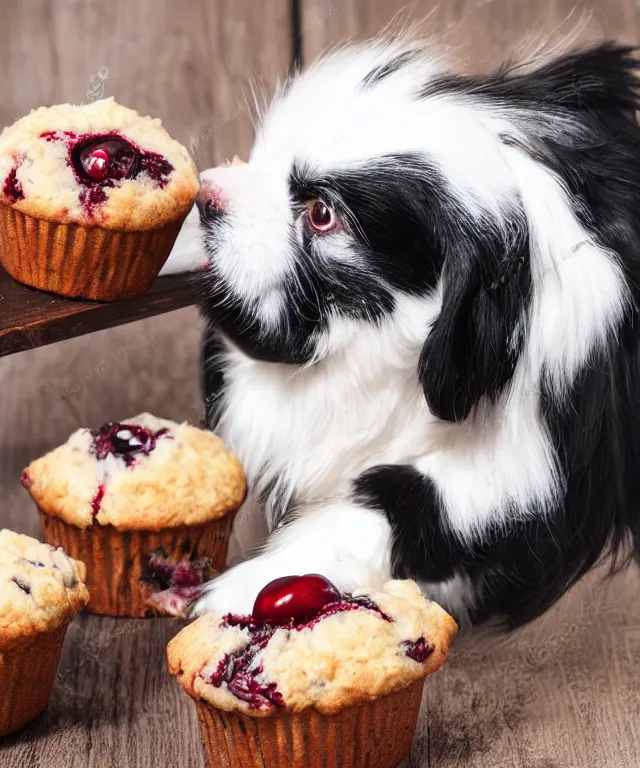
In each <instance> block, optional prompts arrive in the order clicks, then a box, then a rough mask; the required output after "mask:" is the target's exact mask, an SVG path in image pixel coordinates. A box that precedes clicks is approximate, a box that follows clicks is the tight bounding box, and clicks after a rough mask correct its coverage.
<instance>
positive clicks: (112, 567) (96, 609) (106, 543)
mask: <svg viewBox="0 0 640 768" xmlns="http://www.w3.org/2000/svg"><path fill="white" fill-rule="evenodd" d="M39 512H40V523H41V525H42V533H43V536H44V539H45V541H46V542H47V543H48V544H52V545H53V546H59V547H63V549H64V551H65V552H66V553H67V555H69V557H72V558H74V559H75V560H80V561H82V562H83V563H84V564H85V566H86V568H87V577H86V580H85V581H86V585H87V587H88V589H89V593H90V595H91V598H90V600H89V604H88V605H87V610H88V611H89V612H91V613H96V614H100V615H103V616H128V617H145V616H150V615H153V613H152V612H151V611H150V609H149V606H148V605H147V604H146V592H145V589H144V587H145V582H144V581H143V577H144V575H145V571H144V567H145V560H146V557H147V556H148V555H151V554H152V553H153V552H155V551H156V550H159V549H161V550H164V552H166V553H167V555H168V557H169V559H170V560H171V561H172V562H178V561H180V560H186V559H189V560H191V559H202V558H205V557H206V558H208V559H209V561H210V563H211V569H212V571H213V572H214V575H215V573H216V572H217V573H220V572H221V571H223V570H224V569H225V567H226V561H227V552H228V549H229V538H230V535H231V523H232V521H233V514H228V515H225V516H224V517H222V518H219V519H218V520H212V521H211V522H209V523H207V524H205V525H198V526H195V525H194V526H188V525H187V526H181V527H176V528H167V529H165V530H161V531H118V530H116V529H115V528H114V527H113V526H111V525H100V524H99V523H96V524H95V525H92V526H90V527H89V528H79V527H78V526H75V525H70V524H69V523H65V522H64V521H63V520H61V519H60V518H58V517H54V516H53V515H48V514H47V513H46V512H44V511H43V510H42V509H40V508H39Z"/></svg>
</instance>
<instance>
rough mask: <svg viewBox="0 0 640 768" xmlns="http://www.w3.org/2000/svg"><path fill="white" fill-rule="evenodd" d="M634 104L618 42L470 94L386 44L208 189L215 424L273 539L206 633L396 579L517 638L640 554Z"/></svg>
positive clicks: (284, 113) (300, 106)
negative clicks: (276, 608) (328, 592)
mask: <svg viewBox="0 0 640 768" xmlns="http://www.w3.org/2000/svg"><path fill="white" fill-rule="evenodd" d="M636 88H637V81H636V61H635V59H634V51H633V50H632V49H629V48H626V47H621V46H617V45H615V44H601V45H598V46H595V47H591V48H588V49H583V50H579V51H575V52H571V53H569V54H565V55H563V56H561V57H556V58H554V59H553V60H551V61H549V62H546V63H537V64H533V65H523V64H517V65H510V66H506V67H504V68H502V69H500V70H499V71H497V72H495V73H494V74H491V75H488V76H486V77H470V76H462V75H458V74H455V73H454V72H451V71H449V70H448V69H447V66H446V64H445V63H444V62H443V61H442V60H440V59H438V57H436V56H434V55H432V54H431V53H430V51H429V47H428V46H426V45H424V44H422V43H415V42H406V41H398V40H395V41H393V40H392V41H387V42H373V43H368V44H366V45H362V46H356V47H351V48H346V49H344V50H341V51H338V52H336V53H334V54H332V55H331V56H329V57H328V58H325V59H323V60H321V61H320V62H319V63H317V64H315V65H314V66H312V67H311V68H310V69H309V70H308V71H306V72H305V73H304V74H302V75H297V76H295V77H292V78H291V79H289V80H288V81H287V82H286V83H285V84H284V86H283V87H282V88H280V89H279V91H278V93H277V94H276V96H275V98H274V100H273V102H272V104H271V106H270V108H269V109H268V111H267V113H266V114H265V115H264V116H263V117H262V120H261V125H260V127H259V129H258V134H257V138H256V142H255V145H254V147H253V150H252V152H251V156H250V160H249V163H248V164H247V165H243V166H231V167H228V168H222V169H213V170H210V171H206V172H205V173H204V174H202V180H203V192H202V194H201V198H200V201H199V208H200V216H201V223H202V232H203V237H204V244H205V248H206V251H207V253H208V256H209V269H208V274H207V277H206V278H205V282H204V287H203V298H202V311H203V313H204V316H205V318H206V320H207V322H208V327H207V332H206V336H205V340H204V344H203V381H204V387H205V394H206V403H207V419H208V422H209V425H210V427H211V428H215V429H216V430H217V431H218V432H219V434H220V435H221V436H222V437H223V438H224V439H225V440H226V441H227V442H228V444H229V445H230V447H231V448H232V449H233V450H234V451H236V452H237V454H238V456H239V457H240V459H241V460H242V462H243V463H244V466H245V468H246V470H247V474H248V478H249V483H250V487H251V492H250V495H249V498H248V499H247V501H246V503H245V507H244V509H243V511H242V515H243V516H244V517H246V516H249V517H256V516H257V517H261V518H264V519H265V520H266V523H267V528H268V530H269V532H270V535H269V536H268V539H267V541H266V544H265V545H264V546H263V547H262V549H261V551H260V553H259V554H258V555H257V556H255V557H253V558H251V559H248V560H246V561H245V562H243V563H241V564H239V565H237V566H235V567H233V568H232V569H230V570H229V571H227V572H226V573H225V574H223V575H222V576H221V577H220V578H218V579H217V580H215V581H214V582H212V583H211V584H210V585H209V588H208V589H207V591H206V593H205V594H204V595H203V597H201V598H200V600H199V601H198V602H197V603H196V604H195V605H194V613H200V612H203V611H206V610H218V611H234V612H240V613H243V612H250V610H251V608H252V604H253V600H254V598H255V596H256V594H257V592H258V591H259V590H260V588H261V587H262V586H263V585H264V584H265V583H266V582H268V581H270V580H271V579H273V578H276V577H279V576H284V575H288V574H291V573H308V572H319V573H322V574H324V575H325V576H326V577H328V578H329V579H330V580H331V581H333V582H334V583H335V584H336V585H337V586H338V587H339V588H340V589H342V590H345V591H348V590H351V589H353V588H355V587H357V586H361V585H366V584H370V583H371V584H378V583H379V582H382V581H384V580H385V579H387V578H388V577H389V576H390V575H393V576H395V577H403V578H404V577H410V578H413V579H415V580H417V581H418V582H420V583H421V584H422V585H424V590H425V592H426V593H427V594H429V595H430V596H432V597H433V598H434V599H436V600H437V601H439V602H440V603H441V604H443V605H444V606H445V607H446V608H447V609H448V610H450V611H451V612H452V613H453V615H454V616H455V617H456V618H457V619H458V620H459V621H460V622H461V623H462V624H465V623H481V622H485V621H486V620H487V619H489V618H491V617H496V618H499V619H502V620H503V621H504V622H505V623H506V625H507V626H508V627H511V628H513V627H516V626H518V625H521V624H523V623H525V622H528V621H530V620H531V619H533V618H534V617H536V616H538V615H540V614H541V613H543V612H544V611H545V610H546V609H547V608H549V606H551V605H552V604H553V603H554V602H555V601H556V600H557V599H558V598H559V597H560V596H561V595H562V594H563V593H564V592H565V591H566V590H567V589H568V588H569V587H570V586H571V585H572V584H573V583H575V582H576V580H578V579H579V578H580V577H581V576H582V575H583V574H584V573H585V571H587V570H588V569H589V568H590V567H591V566H592V565H593V564H594V563H595V562H596V561H597V560H598V559H599V558H601V557H602V556H603V555H604V554H606V553H609V552H612V553H613V554H614V556H615V559H616V562H617V563H620V562H623V561H624V560H625V558H628V556H630V555H631V553H632V552H633V551H634V549H635V551H636V552H638V551H639V550H640V512H639V511H638V498H639V495H638V487H637V486H638V482H639V478H640V463H639V461H638V458H639V457H638V452H639V447H640V429H639V421H638V416H639V406H640V389H639V385H640V371H639V365H638V332H639V331H638V327H639V326H638V319H639V318H638V306H639V303H638V299H639V295H638V293H639V287H638V286H639V280H638V278H639V274H638V271H639V267H640V252H639V249H640V133H639V129H638V127H637V125H636V122H635V110H636V109H637V106H638V97H637V92H636ZM314 201H321V202H320V203H318V205H319V206H320V207H319V208H318V206H317V205H316V204H315V202H314ZM314 206H315V207H314ZM323 206H324V207H323ZM325 224H327V225H328V226H326V227H325V226H324V225H325ZM241 519H242V518H241Z"/></svg>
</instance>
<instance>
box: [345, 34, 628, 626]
mask: <svg viewBox="0 0 640 768" xmlns="http://www.w3.org/2000/svg"><path fill="white" fill-rule="evenodd" d="M631 54H632V51H631V49H628V48H618V47H615V46H612V45H608V44H607V45H603V46H601V47H598V48H595V49H593V50H589V51H587V52H585V53H582V54H572V55H571V56H568V57H566V58H564V59H561V60H560V61H558V62H556V63H555V64H550V65H548V66H546V67H544V68H543V69H542V70H539V71H538V72H533V73H531V74H526V75H525V74H518V70H517V69H516V70H506V71H504V72H501V73H499V74H498V75H495V76H492V77H488V78H484V79H483V78H443V79H442V80H441V81H440V82H438V83H436V84H435V85H430V86H429V89H428V92H429V93H433V92H434V89H436V90H454V91H457V92H464V93H467V94H470V95H478V96H483V97H485V98H486V97H487V96H488V97H490V98H495V99H497V100H499V101H500V102H501V103H502V104H503V106H510V105H513V106H517V107H521V108H522V109H523V110H526V111H527V112H530V114H529V116H528V117H527V115H526V114H524V113H523V115H522V125H523V126H524V127H525V128H527V140H526V144H525V145H524V146H525V147H526V148H527V151H529V152H531V153H532V154H534V156H535V159H536V160H538V161H541V162H543V163H545V164H547V165H548V167H549V168H551V169H552V170H553V171H554V172H555V173H557V174H558V175H559V176H560V177H561V178H562V179H563V180H564V182H565V184H566V185H567V188H568V189H569V191H570V193H571V195H572V199H573V200H574V204H575V211H576V214H577V215H578V217H579V218H580V220H581V221H582V223H583V225H584V226H585V227H586V228H587V229H588V231H590V233H591V234H592V236H593V237H594V238H595V239H596V240H597V241H598V242H599V243H600V244H601V245H602V246H604V247H606V248H609V249H611V250H613V251H615V252H617V253H618V254H619V255H620V259H621V265H622V267H623V269H624V271H625V273H626V276H627V279H628V283H629V287H630V292H631V301H630V304H629V309H628V311H627V315H626V318H625V321H624V325H623V327H622V328H621V329H620V331H619V333H618V335H617V337H616V338H611V339H610V340H609V345H608V348H607V349H606V350H602V351H601V352H600V353H599V354H597V355H596V356H595V358H594V359H591V360H589V361H588V362H587V363H585V365H584V367H583V369H582V371H581V372H580V374H579V375H578V377H577V379H576V381H575V383H574V385H573V387H572V390H571V392H570V393H569V395H568V398H567V402H566V403H559V402H558V398H557V396H555V395H553V394H552V393H551V392H550V391H549V388H548V385H547V383H546V382H545V381H544V380H543V381H541V382H540V388H541V391H542V403H543V413H542V416H543V418H544V420H545V422H546V424H547V427H548V430H549V433H550V435H551V438H552V442H553V445H554V447H555V449H556V451H557V454H558V457H559V461H560V465H561V468H562V471H563V473H564V476H565V478H566V490H565V494H564V498H563V500H562V504H561V505H560V506H559V507H558V508H557V509H555V510H553V511H552V512H551V513H550V514H548V515H547V516H544V517H542V516H541V515H540V513H539V511H536V510H531V513H532V514H531V517H530V519H529V520H528V521H526V522H516V521H515V519H514V517H513V516H511V518H510V519H511V521H512V522H510V523H508V524H505V526H504V527H503V528H500V529H495V530H494V531H493V532H492V533H491V532H490V533H489V535H488V536H485V537H484V538H483V540H478V541H476V542H475V544H469V545H468V546H467V547H465V546H463V545H462V544H461V542H460V540H459V539H458V538H457V537H456V536H455V535H454V534H453V532H452V531H451V530H450V528H449V527H448V525H447V522H446V517H445V515H444V514H443V512H442V508H441V503H440V500H439V498H438V493H437V491H436V489H435V488H434V487H433V484H432V483H431V481H430V480H429V479H428V478H425V477H424V476H422V475H420V474H419V473H418V472H416V471H415V470H413V469H412V468H410V467H380V468H376V469H374V470H370V471H369V472H367V473H365V474H364V475H363V476H362V477H360V478H359V479H358V480H357V481H356V483H355V485H354V494H355V498H356V499H357V501H358V502H359V503H361V504H367V505H369V506H373V507H374V508H377V509H380V510H381V511H383V512H384V513H385V514H386V515H387V517H388V519H389V521H390V523H391V525H392V528H393V532H394V544H393V562H394V572H395V574H396V575H398V576H401V577H407V576H409V577H413V578H417V579H421V580H426V581H432V582H438V581H442V580H446V579H448V578H451V577H452V576H453V575H454V574H457V575H463V576H468V577H469V579H470V581H471V583H473V585H474V592H475V596H476V603H475V607H474V609H473V610H472V614H471V618H472V619H473V620H474V621H476V622H482V621H484V620H486V619H488V618H489V617H492V616H496V615H497V616H502V617H504V619H505V621H506V623H507V625H508V627H510V628H513V627H517V626H519V625H522V624H524V623H526V622H528V621H530V620H531V619H533V618H535V617H536V616H539V615H540V614H541V613H543V612H544V611H545V610H547V609H548V608H549V607H550V606H551V605H552V604H553V603H554V602H555V601H556V600H557V599H558V598H559V597H561V596H562V595H563V594H564V592H565V591H566V590H567V589H568V588H569V587H570V586H571V585H572V584H574V583H575V582H576V581H577V580H578V579H580V578H581V576H582V575H583V574H584V573H585V572H586V571H587V570H589V569H590V568H591V567H592V566H593V565H594V564H595V563H596V562H597V561H598V560H599V559H600V558H601V557H602V556H603V554H605V553H607V552H610V553H612V554H613V556H614V559H613V563H614V567H615V566H620V565H622V564H624V563H626V562H627V559H628V556H629V555H630V554H631V553H632V552H633V551H634V550H635V554H636V556H637V557H638V558H639V559H640V508H639V505H640V473H639V472H638V467H640V360H639V343H640V339H639V330H640V324H639V319H640V318H639V317H638V306H640V289H639V287H640V272H639V270H640V217H639V216H638V210H639V207H640V130H639V129H638V126H637V125H636V122H635V119H634V117H633V110H635V109H636V108H637V106H638V99H637V94H636V87H637V82H636V79H635V66H636V65H635V63H634V61H633V59H632V56H631ZM426 93H427V91H426V90H425V95H426ZM536 104H537V105H539V107H540V108H545V109H548V110H549V109H552V110H554V112H555V113H556V114H557V113H558V112H559V111H560V112H571V113H573V116H574V118H575V120H576V122H575V127H576V130H575V133H574V134H573V135H571V134H570V133H566V132H562V131H558V132H557V133H556V134H555V135H554V134H553V133H552V132H548V131H546V130H545V131H543V132H542V133H537V132H536V119H537V118H539V115H538V116H536V112H535V110H536ZM510 140H511V137H505V141H510ZM523 235H524V232H523ZM516 253H518V249H516ZM520 256H522V257H523V258H524V261H523V262H522V263H523V265H525V266H526V264H527V255H526V248H524V247H522V248H521V249H520V250H519V255H518V256H516V258H517V259H519V257H520ZM483 257H486V254H483ZM574 258H580V248H579V247H577V248H576V249H575V254H574ZM460 261H461V262H462V264H463V265H468V264H469V263H471V264H472V265H473V263H474V262H473V259H472V258H470V257H469V256H466V257H465V256H464V255H463V256H462V257H461V259H460ZM453 264H456V262H455V261H453ZM448 265H449V262H447V266H446V267H445V270H446V269H447V268H448ZM467 271H468V272H470V271H471V269H470V268H469V267H467ZM445 274H446V272H445ZM518 280H522V273H521V277H520V278H517V279H516V281H515V282H514V279H513V278H511V279H510V280H509V279H508V280H507V282H505V284H504V285H505V286H509V287H508V289H507V290H508V291H510V295H507V296H506V297H505V299H504V301H505V302H506V305H505V306H501V307H496V308H495V312H494V314H493V316H492V315H491V314H490V310H491V294H490V291H488V290H487V287H486V283H484V284H483V283H482V281H481V280H480V279H479V278H477V277H476V278H475V285H476V286H478V285H480V286H481V288H480V290H481V294H480V296H479V304H480V305H482V306H481V307H480V310H481V312H482V313H483V314H484V315H485V322H482V323H481V324H480V327H481V328H483V327H485V326H487V329H486V330H483V331H482V332H481V333H483V334H485V335H488V336H491V335H492V333H494V332H495V333H498V334H500V333H501V329H499V326H500V324H501V318H502V317H506V318H507V319H508V318H511V323H512V322H513V321H514V320H515V319H516V318H517V317H518V309H517V307H518V305H520V306H521V307H522V308H526V304H527V301H526V299H527V297H528V295H529V291H530V282H529V277H527V276H526V273H525V277H524V282H523V283H522V285H518ZM465 290H466V284H464V285H463V287H462V288H460V289H459V292H460V293H462V294H463V295H464V291H465ZM456 306H458V305H456ZM505 310H506V311H505ZM445 311H446V302H445V305H444V308H443V313H444V312H445ZM440 319H441V320H443V325H444V326H445V330H443V334H444V335H445V336H446V335H447V334H449V333H451V334H453V333H454V331H453V330H450V329H451V326H452V320H453V328H455V318H451V317H447V316H446V315H444V314H443V315H441V318H440ZM460 323H461V326H462V327H461V329H460V331H459V333H458V335H457V337H455V336H454V339H453V340H452V341H451V342H450V347H449V350H450V355H449V356H447V355H446V354H445V355H443V351H446V350H447V345H446V344H443V345H441V346H440V352H439V354H440V356H443V357H444V359H445V360H446V362H442V370H440V371H438V372H437V373H434V372H433V370H432V375H434V386H438V381H439V380H442V381H444V382H445V384H446V383H447V382H454V384H453V386H451V385H450V386H451V388H452V389H453V390H455V389H456V386H457V387H458V388H459V389H458V391H459V392H462V393H463V394H461V395H459V397H460V399H461V401H462V402H459V401H458V402H456V398H455V397H453V398H451V399H450V400H449V402H453V406H454V408H453V411H452V412H449V413H447V411H446V408H444V409H443V408H440V409H439V410H440V413H439V415H441V416H443V417H445V418H450V417H453V418H459V417H460V416H461V415H462V416H464V415H466V413H467V412H468V406H469V404H472V403H473V402H474V400H475V398H476V397H477V396H478V395H479V394H483V393H485V392H484V390H485V387H486V384H485V382H486V381H487V380H488V381H492V382H493V383H494V391H495V383H500V382H502V383H504V381H506V380H507V379H508V377H509V375H510V372H511V371H512V369H513V364H514V362H515V361H516V359H517V354H516V355H513V354H512V355H511V360H510V359H509V355H508V354H506V352H507V350H506V348H505V347H504V346H501V345H500V344H499V343H498V344H497V345H495V342H494V348H495V350H496V351H497V354H496V356H495V358H494V360H495V364H496V365H497V367H496V369H495V370H494V371H493V372H492V373H490V375H487V374H488V370H487V356H486V352H485V350H484V349H483V350H482V352H481V354H480V355H478V356H477V357H476V356H474V354H473V349H474V348H473V341H472V340H473V338H474V333H475V332H476V330H477V327H478V325H477V321H474V316H473V304H472V302H467V303H466V305H464V307H463V311H462V316H461V319H460ZM507 324H508V325H509V324H510V323H509V321H508V320H507ZM492 325H493V327H494V330H493V331H492V330H491V328H492ZM436 331H437V323H436V327H435V328H434V330H433V331H432V333H431V335H430V336H429V340H428V342H427V346H428V345H429V344H430V343H431V341H430V340H431V339H432V338H434V332H436ZM435 338H437V336H436V337H435ZM451 358H453V359H454V360H458V361H459V364H460V367H461V369H462V370H461V372H460V374H459V377H458V378H457V379H456V377H455V376H452V375H450V374H449V375H447V370H448V366H449V365H450V361H451ZM489 359H491V358H489ZM500 361H502V364H500ZM429 367H430V366H429ZM490 371H491V369H489V372H490ZM489 391H490V389H489ZM449 394H450V393H449ZM427 398H428V400H429V395H428V394H427ZM429 404H430V407H431V408H432V410H436V412H438V406H437V403H435V408H434V401H433V398H431V399H430V400H429ZM536 512H537V514H536Z"/></svg>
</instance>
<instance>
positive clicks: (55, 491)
mask: <svg viewBox="0 0 640 768" xmlns="http://www.w3.org/2000/svg"><path fill="white" fill-rule="evenodd" d="M21 482H22V484H23V485H24V486H25V488H27V489H28V490H29V493H30V494H31V496H32V498H33V500H34V501H35V503H36V504H37V506H38V509H39V511H40V520H41V523H42V531H43V534H44V538H45V540H46V541H47V542H49V543H50V544H53V545H55V546H63V547H64V549H65V551H67V552H68V553H69V554H70V555H71V556H73V557H75V558H77V559H79V560H82V561H83V562H84V563H85V565H86V566H87V585H88V587H89V591H90V592H91V601H90V602H89V606H88V610H90V611H92V612H93V613H99V614H106V615H109V616H145V615H151V614H153V613H154V604H158V605H161V604H162V602H163V600H169V599H170V600H171V601H178V602H180V601H183V602H187V601H191V600H192V599H194V598H195V597H196V596H197V595H198V593H199V591H200V589H201V584H202V583H203V582H204V581H206V580H208V579H209V578H211V577H212V576H214V575H216V573H218V572H219V571H221V570H223V569H224V567H225V564H226V558H227V549H228V544H229V536H230V530H231V522H232V518H233V514H232V513H233V512H234V511H235V510H236V509H238V507H239V506H240V504H241V503H242V501H243V499H244V495H245V490H246V480H245V475H244V472H243V470H242V467H241V465H240V462H239V461H238V459H237V458H236V457H235V456H233V455H232V454H230V453H229V452H228V451H227V450H226V448H225V446H224V444H223V443H222V441H221V440H220V438H218V437H217V436H216V435H214V434H213V433H212V432H207V431H204V430H201V429H197V428H195V427H192V426H189V425H188V424H176V423H175V422H173V421H167V420H165V419H159V418H156V417H155V416H152V415H151V414H148V413H143V414H141V415H140V416H137V417H136V418H133V419H128V420H125V421H123V422H121V423H109V424H105V425H104V426H102V427H101V428H100V429H98V430H95V431H92V430H90V429H79V430H77V431H76V432H74V433H73V434H72V435H71V437H70V438H69V439H68V441H67V442H66V443H65V444H64V445H62V446H60V447H59V448H56V449H55V450H54V451H52V452H51V453H48V454H47V455H46V456H43V457H42V458H40V459H37V460H36V461H33V462H32V463H31V464H30V465H29V466H28V467H27V469H26V470H25V471H24V473H23V475H22V479H21ZM174 612H178V611H177V609H176V610H175V611H174Z"/></svg>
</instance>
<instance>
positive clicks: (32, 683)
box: [0, 529, 89, 736]
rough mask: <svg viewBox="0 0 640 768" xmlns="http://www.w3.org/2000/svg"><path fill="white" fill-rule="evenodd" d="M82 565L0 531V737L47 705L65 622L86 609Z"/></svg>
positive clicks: (29, 719)
mask: <svg viewBox="0 0 640 768" xmlns="http://www.w3.org/2000/svg"><path fill="white" fill-rule="evenodd" d="M84 578H85V568H84V565H83V564H82V563H77V562H76V561H75V560H72V559H71V558H69V557H67V555H65V553H64V552H63V551H62V550H61V549H55V548H54V547H51V546H49V545H47V544H42V543H41V542H39V541H36V540H35V539H32V538H30V537H29V536H23V535H22V534H19V533H14V532H13V531H8V530H6V529H5V530H0V692H1V693H0V736H4V735H6V734H7V733H11V732H13V731H17V730H18V729H19V728H22V727H23V726H24V725H26V724H27V723H29V722H31V720H33V719H34V718H35V717H37V716H38V715H39V714H40V712H42V710H43V709H44V708H45V707H46V706H47V704H48V702H49V698H50V697H51V691H52V690H53V684H54V681H55V678H56V672H57V670H58V663H59V661H60V653H61V651H62V644H63V642H64V636H65V634H66V631H67V626H68V625H69V622H70V621H71V619H72V618H73V616H75V614H76V613H78V612H79V611H80V610H82V608H83V607H84V606H85V605H86V603H87V601H88V599H89V593H88V591H87V588H86V586H85V584H84Z"/></svg>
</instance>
